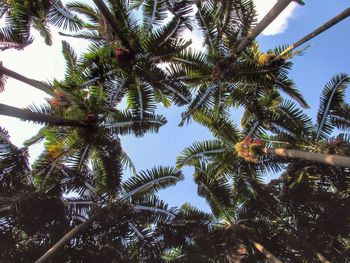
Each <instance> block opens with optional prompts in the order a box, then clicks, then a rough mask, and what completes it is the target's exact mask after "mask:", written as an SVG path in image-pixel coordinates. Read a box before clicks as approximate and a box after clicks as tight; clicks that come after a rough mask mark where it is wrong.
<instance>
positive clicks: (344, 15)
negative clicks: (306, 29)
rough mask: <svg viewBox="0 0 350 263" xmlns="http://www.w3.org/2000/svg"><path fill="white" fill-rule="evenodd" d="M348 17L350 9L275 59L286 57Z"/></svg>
mask: <svg viewBox="0 0 350 263" xmlns="http://www.w3.org/2000/svg"><path fill="white" fill-rule="evenodd" d="M348 16H350V7H349V8H347V9H345V10H344V11H343V12H341V13H340V14H338V15H337V16H335V17H333V18H332V19H330V20H328V21H327V22H326V23H324V24H323V25H322V26H320V27H319V28H317V29H316V30H314V31H312V32H311V33H310V34H308V35H306V36H305V37H303V38H302V39H300V40H299V41H297V42H295V43H294V44H292V45H290V46H289V47H288V48H287V49H286V50H284V51H283V52H282V53H281V54H279V55H278V56H277V57H276V58H275V59H277V58H280V57H283V56H284V55H286V54H287V53H288V52H290V51H292V50H293V49H295V48H297V47H299V46H300V45H302V44H304V43H305V42H307V41H309V40H310V39H312V38H314V37H316V36H318V35H319V34H321V33H322V32H324V31H326V30H327V29H329V28H330V27H332V26H334V25H336V24H337V23H339V22H340V21H342V20H344V19H345V18H347V17H348Z"/></svg>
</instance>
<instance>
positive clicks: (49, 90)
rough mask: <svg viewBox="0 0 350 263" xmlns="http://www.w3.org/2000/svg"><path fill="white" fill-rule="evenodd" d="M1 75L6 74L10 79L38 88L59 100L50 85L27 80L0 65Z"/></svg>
mask: <svg viewBox="0 0 350 263" xmlns="http://www.w3.org/2000/svg"><path fill="white" fill-rule="evenodd" d="M0 74H4V75H6V76H8V77H11V78H14V79H16V80H19V81H22V82H24V83H26V84H28V85H30V86H33V87H34V88H37V89H39V90H41V91H43V92H45V93H47V94H49V95H50V96H52V97H57V98H58V96H57V95H56V94H55V93H54V91H53V88H52V87H50V86H49V85H46V84H45V83H42V82H40V81H37V80H34V79H30V78H27V77H25V76H23V75H21V74H19V73H17V72H15V71H12V70H10V69H8V68H5V67H4V66H3V65H2V64H1V63H0Z"/></svg>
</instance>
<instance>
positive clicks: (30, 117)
mask: <svg viewBox="0 0 350 263" xmlns="http://www.w3.org/2000/svg"><path fill="white" fill-rule="evenodd" d="M0 115H4V116H10V117H15V118H19V119H23V120H26V121H33V122H39V123H46V124H51V125H56V126H71V127H82V128H89V127H90V125H88V124H86V123H84V122H82V121H76V120H70V119H64V118H59V117H55V116H50V115H47V114H43V113H37V112H31V111H29V110H23V109H19V108H16V107H12V106H8V105H5V104H2V103H0Z"/></svg>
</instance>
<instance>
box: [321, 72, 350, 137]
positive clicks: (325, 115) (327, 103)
mask: <svg viewBox="0 0 350 263" xmlns="http://www.w3.org/2000/svg"><path fill="white" fill-rule="evenodd" d="M349 83H350V78H349V76H348V75H346V74H338V75H335V76H333V77H332V79H331V80H330V81H329V82H328V83H327V84H326V85H325V87H324V88H323V91H322V94H321V98H320V106H319V109H318V113H317V137H319V136H322V137H325V136H328V135H330V134H331V132H332V131H333V125H332V123H331V122H330V121H331V120H330V119H331V114H332V112H333V111H334V110H335V108H336V107H337V106H338V105H340V104H342V103H343V102H344V96H345V89H346V87H347V85H349Z"/></svg>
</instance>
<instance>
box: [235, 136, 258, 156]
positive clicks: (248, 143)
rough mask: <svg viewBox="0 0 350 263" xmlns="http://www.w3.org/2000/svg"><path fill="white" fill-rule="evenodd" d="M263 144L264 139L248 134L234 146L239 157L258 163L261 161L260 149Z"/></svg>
mask: <svg viewBox="0 0 350 263" xmlns="http://www.w3.org/2000/svg"><path fill="white" fill-rule="evenodd" d="M262 145H263V141H262V140H260V139H256V138H252V137H250V136H247V137H245V138H244V139H243V140H242V141H240V142H238V143H237V144H236V145H235V146H234V148H235V150H236V152H237V154H238V156H239V157H241V158H243V159H244V160H246V161H248V162H253V163H257V162H258V161H259V158H258V157H259V151H258V149H261V147H262Z"/></svg>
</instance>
